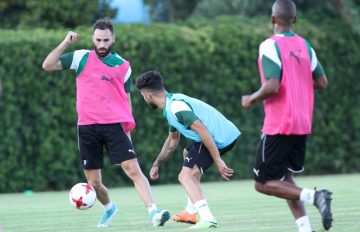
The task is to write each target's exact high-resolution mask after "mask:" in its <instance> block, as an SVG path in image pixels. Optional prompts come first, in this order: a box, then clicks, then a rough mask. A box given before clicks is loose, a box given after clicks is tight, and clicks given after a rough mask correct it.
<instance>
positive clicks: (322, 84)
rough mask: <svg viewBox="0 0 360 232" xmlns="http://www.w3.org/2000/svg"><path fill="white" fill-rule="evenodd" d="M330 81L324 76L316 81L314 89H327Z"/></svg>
mask: <svg viewBox="0 0 360 232" xmlns="http://www.w3.org/2000/svg"><path fill="white" fill-rule="evenodd" d="M327 86H328V81H327V77H326V75H323V76H321V77H319V78H318V79H316V81H314V89H326V88H327Z"/></svg>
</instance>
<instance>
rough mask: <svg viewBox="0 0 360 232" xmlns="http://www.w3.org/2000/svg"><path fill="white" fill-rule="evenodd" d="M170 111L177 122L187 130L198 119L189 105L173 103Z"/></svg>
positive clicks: (180, 102)
mask: <svg viewBox="0 0 360 232" xmlns="http://www.w3.org/2000/svg"><path fill="white" fill-rule="evenodd" d="M170 110H171V112H172V113H173V114H174V115H175V117H176V118H177V120H178V121H179V122H180V123H181V124H183V125H184V126H185V127H186V128H189V127H190V126H191V124H193V122H194V121H195V120H197V119H199V118H198V117H197V116H196V115H195V113H194V111H193V110H192V109H191V107H190V105H189V104H188V103H186V102H184V101H173V103H172V104H171V107H170Z"/></svg>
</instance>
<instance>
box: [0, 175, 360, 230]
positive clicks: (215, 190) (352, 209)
mask: <svg viewBox="0 0 360 232" xmlns="http://www.w3.org/2000/svg"><path fill="white" fill-rule="evenodd" d="M297 182H298V184H299V185H300V186H306V187H308V188H312V187H314V186H317V187H318V188H319V189H320V188H329V189H331V190H332V191H333V193H334V194H333V214H334V219H335V221H334V223H333V228H332V229H331V231H339V232H340V231H344V232H359V231H360V199H359V196H360V174H353V175H332V176H311V177H310V176H309V177H298V178H297ZM203 188H204V191H205V196H206V199H207V201H208V203H209V205H210V208H211V210H212V212H213V214H214V215H215V217H216V218H217V220H218V222H219V228H218V229H216V231H218V232H220V231H229V232H230V231H231V232H242V231H247V232H257V231H259V232H260V231H263V232H275V231H276V232H289V231H290V232H291V231H293V232H296V231H297V229H296V226H295V222H294V220H293V218H292V216H291V215H290V211H289V209H288V208H287V205H286V203H285V201H283V200H281V199H278V198H275V197H269V196H264V195H262V194H259V193H257V192H255V190H254V189H253V181H252V180H244V181H230V182H214V183H205V184H203ZM109 191H110V194H111V197H112V199H113V201H114V202H115V203H116V204H117V205H118V206H119V213H118V214H117V215H116V217H115V218H114V221H113V225H112V227H111V228H108V229H102V230H101V229H97V228H96V226H95V225H96V223H97V222H98V220H99V219H100V217H101V215H102V212H103V209H102V206H101V204H99V203H98V202H97V203H96V204H95V206H94V207H93V208H91V209H89V210H85V211H81V210H76V209H74V208H72V206H70V203H69V201H68V192H43V193H34V194H33V195H25V194H0V226H1V227H2V230H3V232H17V231H21V232H26V231H36V232H40V231H50V232H58V231H64V232H65V231H66V232H76V231H86V232H88V231H126V232H128V231H171V232H176V231H184V230H186V229H187V228H188V225H187V224H180V223H175V222H173V221H169V222H168V223H167V224H166V225H165V227H162V228H154V227H153V226H152V224H151V222H150V219H149V218H148V214H147V211H146V209H145V207H144V206H143V204H142V202H141V201H140V199H139V197H138V195H137V193H136V192H135V190H134V188H131V187H124V188H116V189H110V190H109ZM153 193H154V196H155V198H156V200H157V204H158V205H159V206H160V207H162V208H166V209H168V210H170V212H171V213H176V212H178V211H180V210H182V209H183V207H184V205H185V202H186V196H185V193H184V191H183V189H182V188H181V186H180V185H179V184H174V185H165V186H154V187H153ZM307 212H308V214H309V216H310V221H311V224H312V227H313V229H314V230H316V231H322V226H321V222H320V215H319V213H318V212H317V210H316V208H315V207H313V206H311V205H308V206H307ZM0 231H1V228H0ZM212 231H215V230H212Z"/></svg>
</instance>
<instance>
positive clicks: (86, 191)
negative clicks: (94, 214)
mask: <svg viewBox="0 0 360 232" xmlns="http://www.w3.org/2000/svg"><path fill="white" fill-rule="evenodd" d="M69 200H70V204H72V205H73V206H74V207H75V208H77V209H89V208H91V207H92V206H93V205H94V204H95V202H96V192H95V189H94V188H93V187H92V186H91V185H90V184H88V183H78V184H76V185H74V186H73V187H72V188H71V190H70V192H69Z"/></svg>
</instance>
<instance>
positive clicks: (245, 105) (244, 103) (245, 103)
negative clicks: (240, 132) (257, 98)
mask: <svg viewBox="0 0 360 232" xmlns="http://www.w3.org/2000/svg"><path fill="white" fill-rule="evenodd" d="M241 104H242V107H243V108H244V109H249V108H250V106H251V100H250V96H249V95H244V96H242V98H241Z"/></svg>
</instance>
